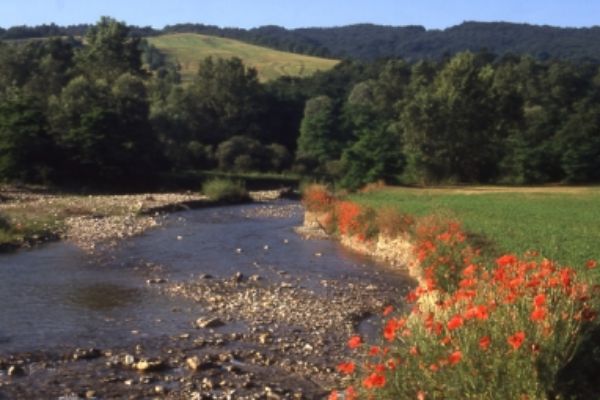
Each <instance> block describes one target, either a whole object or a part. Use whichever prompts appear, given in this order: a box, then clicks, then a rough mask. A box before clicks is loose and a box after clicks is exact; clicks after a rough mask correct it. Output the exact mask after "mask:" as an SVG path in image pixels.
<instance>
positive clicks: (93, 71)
mask: <svg viewBox="0 0 600 400" xmlns="http://www.w3.org/2000/svg"><path fill="white" fill-rule="evenodd" d="M141 57H142V52H141V49H140V38H138V37H135V36H132V35H131V34H130V30H129V28H128V27H127V25H125V24H124V23H122V22H118V21H116V20H114V19H112V18H109V17H102V18H101V19H100V21H98V23H97V24H96V25H94V26H92V27H91V28H90V29H89V30H88V31H87V33H86V35H85V38H84V46H83V47H81V48H79V49H78V50H77V52H76V54H75V60H76V64H77V70H78V72H79V73H80V74H83V75H85V76H88V77H90V78H91V79H93V80H95V79H105V80H106V81H108V82H112V81H114V80H115V79H117V78H118V77H119V76H121V75H122V74H125V73H130V74H134V75H141V74H143V70H142V58H141Z"/></svg>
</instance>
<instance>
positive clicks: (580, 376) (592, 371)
mask: <svg viewBox="0 0 600 400" xmlns="http://www.w3.org/2000/svg"><path fill="white" fill-rule="evenodd" d="M599 376H600V325H596V326H595V327H594V328H593V329H592V330H590V331H589V332H588V333H587V334H586V336H585V337H584V339H583V341H582V342H581V344H580V345H579V347H578V349H577V350H576V352H575V355H574V357H573V359H572V360H571V361H570V362H569V363H568V364H567V365H566V366H565V367H564V368H563V369H562V370H561V371H560V372H559V374H558V377H557V383H556V387H557V393H556V394H555V395H558V396H559V397H558V398H560V399H577V400H580V399H581V400H584V399H585V400H587V399H600V385H599V384H598V377H599Z"/></svg>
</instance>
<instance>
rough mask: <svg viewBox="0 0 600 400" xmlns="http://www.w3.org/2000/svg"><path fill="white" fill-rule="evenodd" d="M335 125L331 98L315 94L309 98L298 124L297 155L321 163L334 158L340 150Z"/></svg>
mask: <svg viewBox="0 0 600 400" xmlns="http://www.w3.org/2000/svg"><path fill="white" fill-rule="evenodd" d="M336 125H337V124H336V119H335V109H334V104H333V101H332V100H331V98H329V97H328V96H317V97H314V98H311V99H309V100H308V101H307V102H306V106H305V108H304V118H303V119H302V123H301V124H300V136H299V137H298V151H297V157H298V158H302V157H308V158H312V159H314V160H315V161H316V162H317V163H319V164H321V165H323V164H325V163H326V162H327V161H331V160H334V159H336V158H337V157H338V156H339V153H340V150H341V143H340V141H339V139H338V137H337V136H338V135H337V132H336V129H337V128H336Z"/></svg>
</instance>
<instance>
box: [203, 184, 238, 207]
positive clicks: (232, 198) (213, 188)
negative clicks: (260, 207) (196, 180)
mask: <svg viewBox="0 0 600 400" xmlns="http://www.w3.org/2000/svg"><path fill="white" fill-rule="evenodd" d="M202 193H204V194H205V195H206V196H208V197H209V198H210V199H211V200H213V201H219V202H227V203H234V202H239V201H245V200H248V199H249V195H248V191H247V190H246V187H245V186H244V184H243V183H241V182H240V181H232V180H229V179H212V180H210V181H208V182H206V183H204V185H202Z"/></svg>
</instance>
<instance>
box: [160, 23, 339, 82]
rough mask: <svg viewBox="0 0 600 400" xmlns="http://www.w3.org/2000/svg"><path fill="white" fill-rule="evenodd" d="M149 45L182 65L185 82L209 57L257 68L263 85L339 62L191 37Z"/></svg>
mask: <svg viewBox="0 0 600 400" xmlns="http://www.w3.org/2000/svg"><path fill="white" fill-rule="evenodd" d="M148 41H149V42H150V43H151V44H153V45H154V46H156V47H157V48H158V49H159V50H161V51H162V52H164V53H165V54H167V56H168V57H170V58H171V59H172V60H174V61H177V62H178V63H179V64H180V65H181V73H182V77H183V80H184V81H186V80H190V79H191V78H192V77H193V76H194V75H195V74H196V72H197V69H198V62H199V61H200V60H202V59H204V58H206V57H208V56H213V57H221V58H231V57H238V58H240V59H242V61H243V62H244V64H246V65H248V66H252V67H254V68H256V69H257V71H258V77H259V79H260V80H261V81H263V82H264V81H268V80H271V79H276V78H278V77H280V76H284V75H289V76H300V77H303V76H310V75H312V74H313V73H315V72H316V71H322V70H328V69H330V68H333V67H334V66H335V65H336V64H337V63H338V62H339V61H337V60H330V59H325V58H319V57H311V56H306V55H301V54H294V53H286V52H283V51H277V50H273V49H269V48H266V47H260V46H254V45H251V44H247V43H243V42H240V41H237V40H232V39H226V38H220V37H215V36H207V35H199V34H194V33H180V34H170V35H162V36H156V37H150V38H148Z"/></svg>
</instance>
